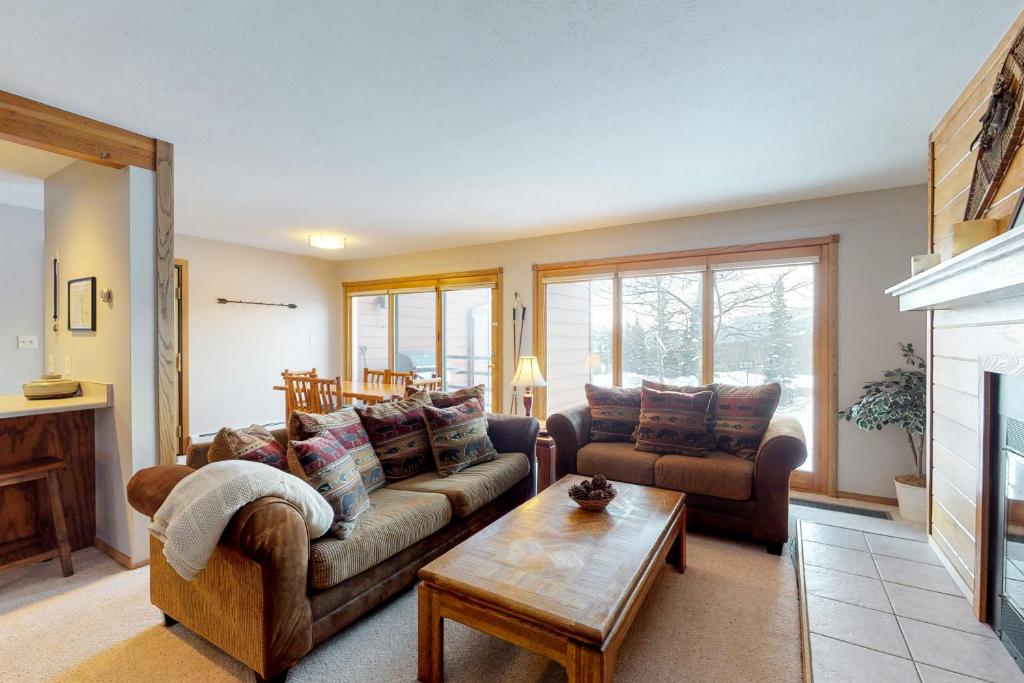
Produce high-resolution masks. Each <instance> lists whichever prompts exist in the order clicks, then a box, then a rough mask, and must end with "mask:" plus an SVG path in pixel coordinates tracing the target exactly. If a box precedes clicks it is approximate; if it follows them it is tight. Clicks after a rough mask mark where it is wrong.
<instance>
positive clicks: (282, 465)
mask: <svg viewBox="0 0 1024 683" xmlns="http://www.w3.org/2000/svg"><path fill="white" fill-rule="evenodd" d="M206 457H207V459H208V461H209V462H219V461H221V460H250V461H252V462H261V463H263V464H264V465H270V466H271V467H276V468H278V469H279V470H285V471H288V459H287V456H286V454H285V447H284V446H283V445H282V444H281V442H280V441H278V440H277V439H275V438H274V435H273V434H271V433H270V431H269V430H267V428H266V427H263V426H262V425H251V426H249V427H243V428H241V429H232V428H231V427H224V428H223V429H221V430H220V431H218V432H217V434H216V435H215V436H214V437H213V443H212V444H210V450H209V451H208V452H207V454H206Z"/></svg>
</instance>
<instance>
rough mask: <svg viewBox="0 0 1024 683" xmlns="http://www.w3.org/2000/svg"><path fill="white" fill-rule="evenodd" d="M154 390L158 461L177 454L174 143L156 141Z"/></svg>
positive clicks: (172, 458)
mask: <svg viewBox="0 0 1024 683" xmlns="http://www.w3.org/2000/svg"><path fill="white" fill-rule="evenodd" d="M156 159H157V164H156V379H157V386H156V393H157V435H158V436H157V441H158V453H159V459H158V461H159V462H160V464H162V465H172V464H174V463H175V462H176V461H177V455H178V434H177V431H178V364H177V346H178V345H177V339H176V338H175V337H176V335H175V319H174V318H175V315H174V314H175V309H176V308H177V305H176V301H177V300H176V298H175V296H174V145H172V144H170V143H169V142H163V141H162V140H158V141H157V143H156Z"/></svg>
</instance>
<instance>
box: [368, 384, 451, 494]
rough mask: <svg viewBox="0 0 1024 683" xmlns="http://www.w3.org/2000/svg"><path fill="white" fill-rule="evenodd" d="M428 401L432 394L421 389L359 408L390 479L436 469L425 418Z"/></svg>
mask: <svg viewBox="0 0 1024 683" xmlns="http://www.w3.org/2000/svg"><path fill="white" fill-rule="evenodd" d="M428 405H430V398H429V397H428V396H427V395H426V392H422V391H421V392H419V393H417V394H414V395H413V396H410V397H408V398H405V399H402V400H401V401H391V402H389V403H380V404H378V405H372V406H367V407H365V408H356V413H358V415H359V418H360V419H361V420H362V421H363V426H364V427H365V428H366V433H367V434H369V435H370V442H371V443H372V444H373V450H374V451H375V452H376V453H377V458H379V459H380V463H381V465H382V466H383V467H384V479H385V480H386V481H398V480H399V479H405V478H407V477H412V476H415V475H417V474H419V473H420V472H425V471H427V470H432V469H434V455H433V453H431V452H430V441H429V440H428V439H427V425H426V423H425V422H424V421H423V406H428Z"/></svg>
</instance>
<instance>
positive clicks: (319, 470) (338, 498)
mask: <svg viewBox="0 0 1024 683" xmlns="http://www.w3.org/2000/svg"><path fill="white" fill-rule="evenodd" d="M288 469H289V470H291V473H292V474H294V475H295V476H296V477H299V478H300V479H302V480H303V481H305V482H306V483H307V484H309V485H310V486H312V487H313V488H315V489H316V490H317V493H319V494H320V495H321V496H323V497H324V500H326V501H327V502H328V503H329V504H330V506H331V509H332V510H334V523H333V524H332V525H331V531H332V532H333V533H334V535H335V536H337V537H338V538H348V537H349V536H351V535H352V532H353V531H354V530H355V528H356V522H357V521H359V515H361V514H363V513H364V512H366V511H367V510H368V509H369V508H370V497H369V496H368V495H367V493H366V487H365V486H363V478H362V477H361V476H360V475H359V470H358V468H356V464H355V462H354V461H353V460H352V457H351V456H350V455H349V454H348V452H347V451H346V450H345V447H344V446H342V445H341V443H340V442H339V441H338V440H337V439H335V438H334V437H333V436H331V435H330V434H322V435H320V436H314V437H313V438H311V439H306V440H305V441H289V442H288Z"/></svg>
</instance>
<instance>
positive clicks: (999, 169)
mask: <svg viewBox="0 0 1024 683" xmlns="http://www.w3.org/2000/svg"><path fill="white" fill-rule="evenodd" d="M1022 83H1024V33H1020V34H1018V35H1017V38H1016V40H1014V42H1013V47H1011V48H1010V52H1009V54H1008V55H1007V56H1006V60H1005V61H1004V62H1003V68H1002V70H1001V71H1000V72H999V75H998V76H996V80H995V83H994V84H993V85H992V95H991V97H989V101H988V107H987V108H986V110H985V114H984V115H983V116H982V117H981V130H980V131H978V135H977V137H975V138H974V140H973V141H972V142H971V149H972V150H974V149H977V150H978V158H977V161H976V162H975V165H974V177H973V178H972V179H971V189H970V192H969V194H968V196H967V208H966V209H965V210H964V220H974V219H976V218H980V217H981V216H983V215H984V214H985V212H986V211H987V210H988V208H989V206H991V204H992V200H993V199H994V198H995V194H996V192H997V191H998V190H999V184H1000V183H1001V181H1002V179H1003V176H1004V175H1006V169H1007V168H1008V167H1009V165H1010V162H1011V161H1012V160H1013V156H1014V154H1015V153H1016V152H1017V148H1018V147H1019V146H1020V141H1021V131H1022V129H1024V116H1022V112H1021V105H1022V104H1024V100H1022V99H1021V95H1022Z"/></svg>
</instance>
